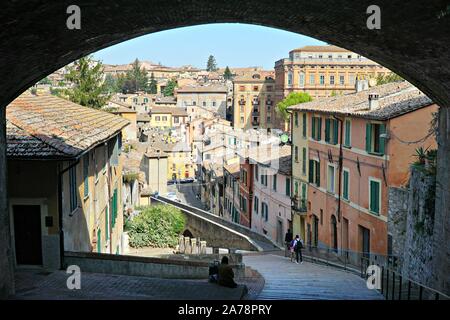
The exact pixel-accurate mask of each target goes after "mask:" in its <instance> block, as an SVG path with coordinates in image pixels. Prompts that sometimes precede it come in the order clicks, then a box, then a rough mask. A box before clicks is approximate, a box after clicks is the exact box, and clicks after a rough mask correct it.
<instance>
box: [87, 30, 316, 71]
mask: <svg viewBox="0 0 450 320" xmlns="http://www.w3.org/2000/svg"><path fill="white" fill-rule="evenodd" d="M317 44H324V43H323V42H321V41H318V40H316V39H313V38H309V37H306V36H302V35H299V34H296V33H292V32H287V31H283V30H279V29H273V28H267V27H261V26H255V25H248V24H237V23H231V24H228V23H220V24H208V25H199V26H193V27H185V28H177V29H172V30H167V31H162V32H157V33H153V34H148V35H145V36H142V37H139V38H136V39H132V40H129V41H126V42H122V43H119V44H117V45H114V46H112V47H109V48H106V49H103V50H100V51H98V52H96V53H95V54H94V57H95V58H97V59H100V60H102V61H103V62H104V63H108V64H123V63H128V62H131V61H132V60H134V59H135V58H138V59H139V60H149V61H152V62H155V63H159V62H160V63H161V64H163V65H166V66H174V67H177V66H182V65H187V64H191V65H193V66H196V67H200V68H205V67H206V61H207V59H208V56H209V55H210V54H212V55H214V56H215V57H216V61H217V64H218V66H219V67H225V66H227V65H228V66H230V67H231V66H233V67H249V66H261V67H264V68H266V69H272V68H273V66H274V63H275V61H276V60H278V59H281V58H286V57H287V56H288V54H289V51H290V50H292V49H294V48H298V47H301V46H304V45H317Z"/></svg>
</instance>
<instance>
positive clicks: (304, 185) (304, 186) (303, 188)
mask: <svg viewBox="0 0 450 320" xmlns="http://www.w3.org/2000/svg"><path fill="white" fill-rule="evenodd" d="M302 199H303V200H306V184H304V183H303V184H302Z"/></svg>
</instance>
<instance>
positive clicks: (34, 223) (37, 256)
mask: <svg viewBox="0 0 450 320" xmlns="http://www.w3.org/2000/svg"><path fill="white" fill-rule="evenodd" d="M12 210H13V223H14V245H15V254H16V263H17V264H18V265H42V230H41V206H40V205H13V206H12Z"/></svg>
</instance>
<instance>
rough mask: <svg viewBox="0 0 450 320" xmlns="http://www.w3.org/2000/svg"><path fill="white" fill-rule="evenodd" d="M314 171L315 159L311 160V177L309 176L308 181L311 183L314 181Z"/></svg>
mask: <svg viewBox="0 0 450 320" xmlns="http://www.w3.org/2000/svg"><path fill="white" fill-rule="evenodd" d="M313 173H314V162H313V160H309V177H308V181H309V182H310V183H313V182H314V181H313Z"/></svg>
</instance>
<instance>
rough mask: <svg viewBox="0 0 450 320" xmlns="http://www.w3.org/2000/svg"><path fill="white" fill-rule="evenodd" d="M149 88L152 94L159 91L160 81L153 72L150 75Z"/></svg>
mask: <svg viewBox="0 0 450 320" xmlns="http://www.w3.org/2000/svg"><path fill="white" fill-rule="evenodd" d="M148 89H149V90H148V91H149V93H151V94H156V93H157V92H158V83H157V82H156V80H155V75H154V74H153V72H152V74H151V76H150V84H149V88H148Z"/></svg>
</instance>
